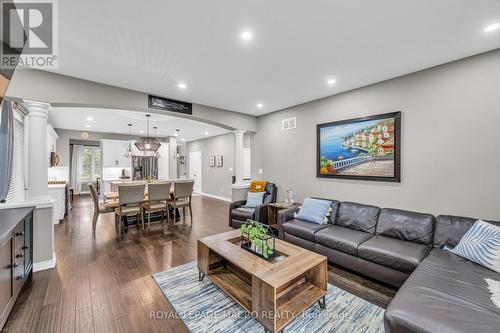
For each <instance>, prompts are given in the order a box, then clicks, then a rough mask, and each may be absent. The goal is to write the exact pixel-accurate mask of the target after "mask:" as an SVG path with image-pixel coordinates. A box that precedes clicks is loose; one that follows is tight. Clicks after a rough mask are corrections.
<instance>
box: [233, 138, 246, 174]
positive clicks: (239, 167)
mask: <svg viewBox="0 0 500 333" xmlns="http://www.w3.org/2000/svg"><path fill="white" fill-rule="evenodd" d="M245 132H246V131H245V130H236V131H234V174H235V176H236V184H242V183H243V135H244V134H245Z"/></svg>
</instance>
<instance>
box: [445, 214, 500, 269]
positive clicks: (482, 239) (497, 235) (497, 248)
mask: <svg viewBox="0 0 500 333" xmlns="http://www.w3.org/2000/svg"><path fill="white" fill-rule="evenodd" d="M444 249H445V250H447V251H450V252H452V253H455V254H456V255H459V256H461V257H464V258H465V259H468V260H470V261H473V262H475V263H476V264H479V265H481V266H484V267H486V268H489V269H491V270H493V271H495V272H498V273H500V227H497V226H494V225H493V224H491V223H487V222H484V221H481V220H479V221H477V222H476V223H474V224H473V225H472V227H470V229H469V230H467V232H466V233H465V235H464V236H463V237H462V239H460V242H458V245H457V246H455V247H454V248H453V249H450V248H449V247H445V248H444Z"/></svg>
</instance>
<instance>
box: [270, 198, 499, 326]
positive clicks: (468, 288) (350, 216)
mask: <svg viewBox="0 0 500 333" xmlns="http://www.w3.org/2000/svg"><path fill="white" fill-rule="evenodd" d="M332 209H333V211H332V214H331V216H330V219H329V222H328V224H321V225H319V224H315V223H311V222H307V221H303V220H299V219H296V218H294V212H297V211H298V209H289V210H283V211H281V212H280V213H279V222H280V224H282V229H281V230H280V237H281V238H283V239H284V240H286V241H288V242H291V243H294V244H297V245H299V246H302V247H304V248H307V249H310V250H312V251H315V252H317V253H321V254H323V255H325V256H327V257H328V260H329V261H330V262H331V263H334V264H336V265H339V266H342V267H344V268H347V269H349V270H352V271H355V272H358V273H360V274H362V275H365V276H368V277H371V278H373V279H376V280H379V281H381V282H384V283H386V284H389V285H392V286H394V287H398V288H399V290H398V292H397V293H396V296H395V297H394V299H393V300H392V301H391V303H390V304H389V306H388V308H387V309H386V311H385V318H384V325H385V330H386V332H387V333H402V332H415V333H417V332H418V333H423V332H428V333H435V332H467V333H470V332H475V333H479V332H500V308H498V307H496V306H495V305H494V303H493V302H492V301H491V299H490V292H489V290H488V287H487V283H486V281H485V280H484V279H485V278H489V279H493V280H496V281H500V274H499V273H496V272H494V271H492V270H489V269H487V268H484V267H482V266H480V265H477V264H475V263H473V262H470V261H468V260H466V259H464V258H462V257H460V256H457V255H454V254H452V253H450V252H448V251H445V250H442V246H443V245H445V244H446V245H448V246H450V247H453V246H455V245H456V244H457V243H458V242H459V240H460V239H461V238H462V236H463V235H464V234H465V232H466V231H467V230H468V229H469V228H470V227H471V226H472V224H473V223H474V222H475V221H477V219H471V218H464V217H455V216H448V215H441V216H438V217H437V218H436V217H434V216H433V215H430V214H424V213H417V212H410V211H404V210H398V209H389V208H382V209H381V208H379V207H375V206H369V205H363V204H358V203H353V202H339V201H333V203H332ZM490 223H493V224H496V225H500V223H499V222H490Z"/></svg>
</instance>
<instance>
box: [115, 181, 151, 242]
mask: <svg viewBox="0 0 500 333" xmlns="http://www.w3.org/2000/svg"><path fill="white" fill-rule="evenodd" d="M145 189H146V185H122V186H119V187H118V201H119V203H120V206H118V208H116V209H115V221H117V222H119V221H122V224H123V218H124V217H127V216H137V225H139V217H140V218H141V223H142V230H144V214H143V202H144V190H145ZM119 233H120V234H121V228H120V229H119Z"/></svg>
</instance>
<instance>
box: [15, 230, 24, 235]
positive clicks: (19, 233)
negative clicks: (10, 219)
mask: <svg viewBox="0 0 500 333" xmlns="http://www.w3.org/2000/svg"><path fill="white" fill-rule="evenodd" d="M16 236H24V231H19V232H16Z"/></svg>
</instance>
